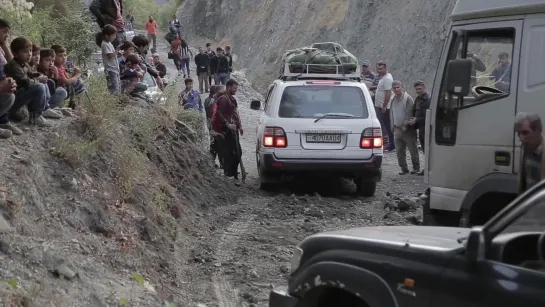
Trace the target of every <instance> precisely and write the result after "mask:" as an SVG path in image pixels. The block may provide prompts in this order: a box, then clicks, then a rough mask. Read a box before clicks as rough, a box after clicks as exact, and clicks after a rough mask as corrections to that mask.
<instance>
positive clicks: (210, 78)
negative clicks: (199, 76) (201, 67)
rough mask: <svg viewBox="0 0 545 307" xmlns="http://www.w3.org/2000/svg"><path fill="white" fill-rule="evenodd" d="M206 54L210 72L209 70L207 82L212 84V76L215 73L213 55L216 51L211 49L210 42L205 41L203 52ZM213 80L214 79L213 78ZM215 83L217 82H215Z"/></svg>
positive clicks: (214, 55)
mask: <svg viewBox="0 0 545 307" xmlns="http://www.w3.org/2000/svg"><path fill="white" fill-rule="evenodd" d="M204 53H206V54H207V55H208V57H210V72H209V74H210V75H209V76H208V83H210V85H212V78H213V77H214V75H215V73H216V72H215V69H216V68H215V64H214V63H215V59H214V58H215V57H216V53H215V52H214V50H212V44H210V43H206V51H205V52H204ZM214 81H215V80H214ZM216 85H217V84H216Z"/></svg>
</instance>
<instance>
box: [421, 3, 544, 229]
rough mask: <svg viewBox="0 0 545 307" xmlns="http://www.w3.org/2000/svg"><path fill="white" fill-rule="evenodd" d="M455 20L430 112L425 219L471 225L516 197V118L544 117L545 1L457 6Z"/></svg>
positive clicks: (463, 4)
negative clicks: (465, 87) (455, 72)
mask: <svg viewBox="0 0 545 307" xmlns="http://www.w3.org/2000/svg"><path fill="white" fill-rule="evenodd" d="M451 19H452V26H451V29H450V34H449V37H448V39H447V40H446V42H445V46H444V49H443V53H442V56H441V59H440V62H439V67H438V69H437V73H436V77H435V82H434V86H433V92H432V104H431V107H430V110H428V112H427V114H426V125H427V127H426V128H427V129H426V147H425V148H426V149H427V150H426V161H425V163H426V173H425V180H426V182H427V183H428V184H429V187H430V188H429V190H428V191H427V193H426V196H425V198H426V201H425V205H424V210H423V212H424V213H423V214H424V216H423V221H424V224H427V225H443V226H462V227H467V226H471V225H483V224H484V223H485V222H486V221H488V220H489V219H490V218H491V217H493V216H494V215H495V214H496V213H497V212H499V211H500V210H501V209H502V208H504V207H505V206H507V205H508V204H509V203H510V202H511V201H512V200H513V199H515V198H516V196H517V174H518V172H519V161H520V142H519V140H518V137H517V136H516V134H515V131H514V118H515V115H516V114H517V113H519V112H532V113H537V114H539V115H540V116H541V118H545V106H544V104H543V101H542V100H543V97H545V52H544V51H545V0H494V1H491V0H458V1H457V2H456V5H455V7H454V10H453V13H452V15H451ZM468 61H471V68H470V69H466V70H465V72H463V73H462V74H461V75H460V74H458V77H456V76H454V75H452V74H450V73H449V68H452V69H455V66H456V65H454V66H453V64H454V63H458V64H460V63H462V66H463V62H465V63H466V64H467V63H468ZM458 67H459V65H458ZM463 70H464V69H461V70H458V73H460V72H461V71H463ZM449 76H450V77H451V78H449ZM462 79H465V80H466V81H467V80H469V83H468V84H469V91H466V93H461V92H460V93H459V94H460V95H457V94H456V93H454V92H455V91H456V90H460V89H461V88H460V87H459V84H455V83H456V82H455V81H456V80H462Z"/></svg>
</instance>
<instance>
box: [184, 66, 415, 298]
mask: <svg viewBox="0 0 545 307" xmlns="http://www.w3.org/2000/svg"><path fill="white" fill-rule="evenodd" d="M233 77H234V78H235V79H237V80H238V81H239V82H240V84H241V85H240V87H239V91H238V93H237V95H236V97H237V99H238V103H239V111H240V114H241V117H242V122H243V129H244V132H245V133H244V136H243V137H241V143H242V148H243V162H244V165H245V167H246V171H247V172H248V177H247V179H246V183H245V184H244V185H243V187H242V189H243V193H242V196H241V197H240V199H239V201H238V202H237V203H235V204H229V205H223V206H221V205H220V206H211V207H210V208H211V209H208V211H205V212H203V213H202V214H201V217H202V218H204V219H207V220H208V223H209V225H210V229H211V232H210V233H209V234H208V235H206V236H202V237H201V238H200V239H199V240H197V242H196V243H195V245H194V249H193V250H192V251H191V256H190V257H191V259H188V266H191V267H192V268H191V270H190V271H191V272H192V273H191V276H192V277H189V278H188V279H190V280H191V281H189V282H188V284H187V285H185V286H183V287H182V289H180V290H181V291H184V293H187V294H186V295H187V297H188V301H191V302H192V304H193V305H195V306H200V307H203V306H208V307H211V306H217V307H240V306H268V293H269V291H270V289H271V288H272V287H274V286H276V285H280V284H283V283H285V282H286V277H287V276H288V274H289V262H290V259H291V255H292V251H293V250H294V247H295V245H296V244H298V242H300V241H301V240H302V239H304V238H305V237H307V236H309V235H312V234H315V233H317V232H321V231H327V230H337V229H343V228H351V227H365V226H379V225H409V224H417V223H418V220H419V218H420V214H421V209H420V208H418V206H417V205H413V203H412V201H414V198H415V197H417V196H418V193H422V192H423V191H424V190H425V186H424V183H423V178H422V177H418V176H415V175H405V176H400V175H398V173H399V167H398V165H397V160H396V154H395V153H385V159H384V162H383V180H382V182H381V183H380V184H379V186H378V189H377V193H376V194H375V196H374V197H372V198H360V197H357V196H356V195H355V185H354V184H353V182H351V181H347V180H343V179H334V178H328V179H323V178H320V179H306V180H304V182H302V181H297V180H295V181H287V182H283V183H282V184H280V186H279V189H278V191H277V192H275V193H269V192H264V191H261V190H260V189H259V179H258V175H257V169H256V160H255V148H256V127H257V120H258V118H259V115H260V113H259V111H254V110H251V109H250V107H249V106H250V101H251V100H253V99H260V100H261V101H262V96H261V95H260V94H259V93H257V92H256V91H254V90H253V89H252V87H251V84H250V83H249V82H248V81H247V80H246V79H245V77H244V73H243V72H238V71H237V72H235V73H234V74H233ZM180 83H181V82H180ZM204 97H206V96H205V95H203V98H204ZM421 156H422V154H421ZM421 158H422V157H421ZM408 161H410V160H409V159H408ZM409 163H410V162H409ZM422 165H423V164H422Z"/></svg>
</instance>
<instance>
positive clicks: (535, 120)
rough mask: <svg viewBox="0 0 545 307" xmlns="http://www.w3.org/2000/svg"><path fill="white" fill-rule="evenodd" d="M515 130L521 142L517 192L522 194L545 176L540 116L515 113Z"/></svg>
mask: <svg viewBox="0 0 545 307" xmlns="http://www.w3.org/2000/svg"><path fill="white" fill-rule="evenodd" d="M515 132H516V133H517V135H518V137H519V139H520V143H521V153H520V161H519V174H518V193H519V194H522V193H524V192H525V191H526V190H528V189H530V188H531V187H533V186H534V185H535V184H537V183H538V182H540V181H541V180H543V178H545V160H544V158H545V156H544V155H543V143H544V137H543V135H542V132H543V126H542V124H541V118H540V117H539V115H537V114H535V113H519V114H517V116H516V117H515Z"/></svg>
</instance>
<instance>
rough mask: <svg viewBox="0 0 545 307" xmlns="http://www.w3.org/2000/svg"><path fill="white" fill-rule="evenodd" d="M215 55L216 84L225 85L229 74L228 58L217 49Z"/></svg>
mask: <svg viewBox="0 0 545 307" xmlns="http://www.w3.org/2000/svg"><path fill="white" fill-rule="evenodd" d="M216 53H217V66H216V80H215V82H216V84H218V85H219V84H221V85H227V80H228V79H227V77H228V74H229V58H227V57H226V56H225V54H223V49H221V48H220V47H218V49H217V50H216Z"/></svg>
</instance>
